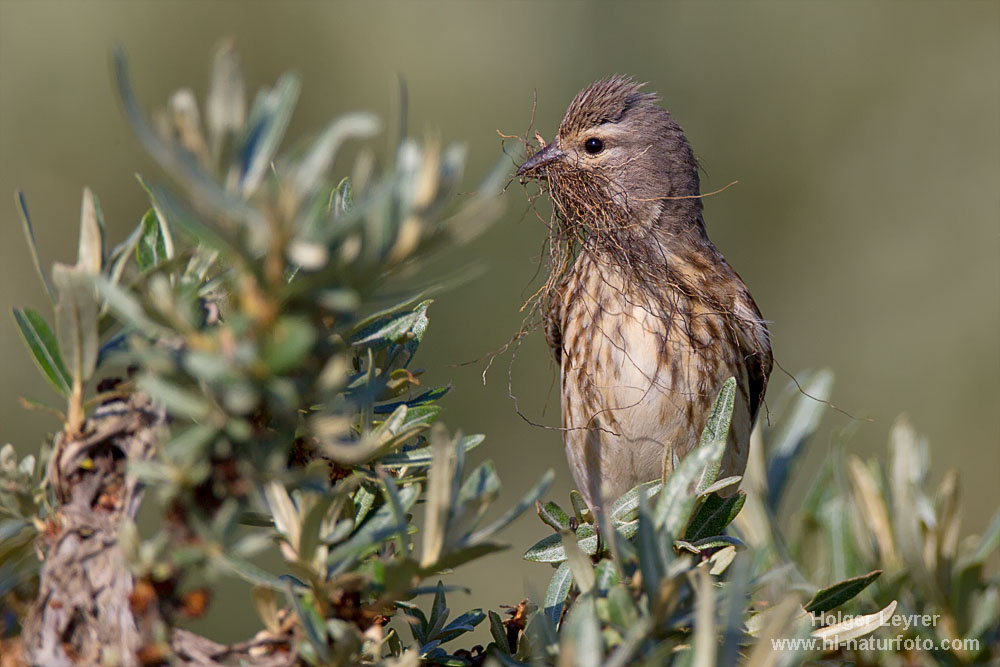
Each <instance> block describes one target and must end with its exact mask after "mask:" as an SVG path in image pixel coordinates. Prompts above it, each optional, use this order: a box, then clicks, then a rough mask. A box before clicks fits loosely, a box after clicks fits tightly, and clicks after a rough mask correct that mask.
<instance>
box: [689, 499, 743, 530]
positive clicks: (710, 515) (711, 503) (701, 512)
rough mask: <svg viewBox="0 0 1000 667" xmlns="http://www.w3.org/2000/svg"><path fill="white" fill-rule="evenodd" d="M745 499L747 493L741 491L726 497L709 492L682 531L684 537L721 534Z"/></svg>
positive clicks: (741, 507)
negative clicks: (684, 530) (685, 528)
mask: <svg viewBox="0 0 1000 667" xmlns="http://www.w3.org/2000/svg"><path fill="white" fill-rule="evenodd" d="M746 500H747V495H746V494H745V493H744V492H742V491H740V492H738V493H737V494H735V495H732V496H729V497H728V498H722V497H720V496H718V495H716V494H715V493H712V494H710V495H709V496H707V497H706V498H705V502H704V503H702V505H701V507H699V508H698V511H697V513H696V514H695V515H694V518H693V519H691V523H690V525H689V526H688V529H687V532H685V533H684V539H685V540H689V541H694V540H700V539H702V538H705V537H709V536H711V535H722V534H723V532H725V530H726V526H728V525H729V524H730V523H732V522H733V519H735V518H736V516H737V515H738V514H739V513H740V510H741V509H743V504H744V503H745V502H746Z"/></svg>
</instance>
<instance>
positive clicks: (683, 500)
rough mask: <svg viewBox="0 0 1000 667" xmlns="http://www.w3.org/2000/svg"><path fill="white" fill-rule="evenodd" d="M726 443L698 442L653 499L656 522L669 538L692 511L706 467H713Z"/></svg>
mask: <svg viewBox="0 0 1000 667" xmlns="http://www.w3.org/2000/svg"><path fill="white" fill-rule="evenodd" d="M725 447H726V441H725V440H713V441H710V442H707V443H705V444H703V445H699V446H698V447H697V448H696V449H695V450H694V451H692V452H691V453H689V454H688V455H687V456H685V457H684V458H683V459H682V460H681V462H680V464H679V465H678V466H677V469H676V470H674V472H673V473H672V474H671V475H670V478H669V479H667V483H666V484H664V485H663V489H662V490H661V491H660V496H659V498H658V499H657V501H656V512H655V525H656V526H657V528H660V527H662V528H664V530H665V532H666V534H667V535H668V536H669V537H670V538H671V539H676V538H678V537H680V536H681V534H682V532H683V530H684V527H685V526H686V525H687V523H688V520H689V519H690V518H691V513H692V512H693V511H694V505H695V503H696V502H697V499H698V497H697V495H696V492H697V488H698V485H699V484H701V483H702V480H704V479H705V474H706V473H705V471H706V470H711V469H713V468H716V466H717V465H718V462H719V461H720V460H721V459H722V452H723V450H724V449H725ZM713 481H714V480H713ZM640 532H641V531H640Z"/></svg>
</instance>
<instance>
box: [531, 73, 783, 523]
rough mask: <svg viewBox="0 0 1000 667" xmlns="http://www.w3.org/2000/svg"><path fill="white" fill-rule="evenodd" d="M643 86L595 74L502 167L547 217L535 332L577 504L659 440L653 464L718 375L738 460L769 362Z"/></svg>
mask: <svg viewBox="0 0 1000 667" xmlns="http://www.w3.org/2000/svg"><path fill="white" fill-rule="evenodd" d="M656 102H657V97H656V96H655V95H651V94H648V93H643V92H641V90H640V85H638V84H635V83H633V82H632V81H631V79H628V78H625V77H612V78H610V79H605V80H603V81H599V82H597V83H595V84H593V85H591V86H589V87H588V88H586V89H584V90H583V91H581V92H580V93H579V94H578V95H577V96H576V98H575V99H574V100H573V102H572V103H571V104H570V106H569V109H568V110H567V112H566V115H565V117H564V118H563V121H562V123H561V124H560V127H559V132H558V134H557V136H556V138H555V139H554V140H553V141H552V142H550V143H549V144H548V145H546V146H545V147H544V148H542V149H541V150H540V151H538V152H537V153H535V154H534V155H532V156H531V157H530V158H529V159H528V160H527V161H526V162H525V163H524V165H522V167H521V168H520V169H519V170H518V174H519V175H521V176H522V177H527V178H536V179H539V180H541V181H544V182H546V183H547V185H548V189H549V193H550V195H551V196H552V199H553V203H554V207H555V211H556V217H557V220H558V224H557V225H554V226H553V230H552V238H551V242H552V246H553V248H554V251H553V252H554V254H553V261H552V275H551V276H550V280H549V283H548V286H549V288H550V289H549V291H548V293H547V294H546V295H545V321H546V337H547V339H548V341H549V345H550V347H551V349H552V353H553V355H554V357H555V358H556V360H557V362H559V363H560V367H561V386H562V420H563V427H564V429H565V431H564V433H563V440H564V444H565V448H566V455H567V459H568V461H569V466H570V470H571V472H572V474H573V478H574V480H575V481H576V484H577V486H578V488H579V489H580V491H581V493H583V494H584V497H585V498H586V499H587V501H588V502H589V503H590V504H591V505H592V506H594V505H602V504H603V505H605V506H606V504H607V503H610V502H611V501H612V500H614V499H615V498H617V497H618V496H619V495H621V494H622V493H624V492H625V491H627V490H628V489H630V488H631V487H633V486H635V485H636V484H639V483H641V482H644V481H648V480H651V479H656V478H658V477H659V476H660V474H661V471H662V469H663V465H664V463H663V462H664V453H665V452H667V453H668V456H667V465H668V468H669V467H670V466H671V465H672V464H673V462H674V461H675V460H679V459H680V458H682V457H683V456H684V455H685V454H687V453H688V452H689V451H690V450H691V449H692V448H693V447H694V445H695V444H696V443H697V442H698V437H699V434H700V433H701V430H702V428H703V427H704V425H705V421H706V420H707V417H708V413H709V411H710V409H711V406H712V402H713V401H714V399H715V396H716V395H717V393H718V391H719V390H720V389H721V387H722V384H723V383H724V382H725V381H726V379H728V378H729V377H731V376H732V377H735V378H736V380H737V388H738V392H737V401H736V407H735V410H734V414H733V422H732V428H731V432H730V436H729V446H728V448H727V450H726V454H725V456H724V459H723V469H722V471H721V473H720V474H722V475H724V476H725V475H738V474H742V472H743V469H744V468H745V466H746V460H747V454H748V450H749V441H750V430H751V428H752V426H753V422H754V420H755V419H756V416H757V412H758V410H759V407H760V403H761V401H762V400H763V396H764V390H765V388H766V385H767V378H768V375H769V374H770V371H771V363H772V359H771V349H770V343H769V340H768V332H767V328H766V326H765V324H764V321H763V319H762V318H761V315H760V312H759V311H758V309H757V306H756V304H755V303H754V301H753V298H752V297H751V296H750V293H749V291H748V290H747V288H746V286H745V285H744V284H743V281H742V280H741V279H740V277H739V276H738V275H737V274H736V272H735V271H733V270H732V268H730V266H729V265H728V264H727V263H726V261H725V259H724V258H723V257H722V255H721V253H719V251H718V250H716V248H715V246H714V245H712V242H711V241H709V239H708V236H707V235H706V233H705V226H704V221H703V219H702V204H701V199H700V198H698V195H699V181H698V167H697V163H696V161H695V159H694V155H693V153H692V151H691V148H690V146H689V144H688V142H687V139H686V138H685V137H684V134H683V132H682V131H681V128H680V126H679V125H678V124H677V123H676V122H675V121H674V120H673V119H672V118H671V116H670V114H669V113H668V112H667V111H666V110H664V109H662V108H660V107H658V106H656ZM598 147H599V148H600V150H597V151H594V150H592V149H595V148H598Z"/></svg>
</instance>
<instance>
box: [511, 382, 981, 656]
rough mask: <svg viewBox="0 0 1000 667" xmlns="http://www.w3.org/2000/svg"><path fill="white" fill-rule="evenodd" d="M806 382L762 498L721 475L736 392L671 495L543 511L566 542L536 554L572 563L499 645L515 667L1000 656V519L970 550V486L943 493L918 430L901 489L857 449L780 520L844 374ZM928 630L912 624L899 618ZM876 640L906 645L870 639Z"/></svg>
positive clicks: (947, 483)
mask: <svg viewBox="0 0 1000 667" xmlns="http://www.w3.org/2000/svg"><path fill="white" fill-rule="evenodd" d="M801 385H802V391H801V392H798V391H794V390H789V391H786V393H785V395H784V396H782V397H781V398H779V399H778V401H776V406H777V410H776V411H777V413H778V418H777V420H776V421H774V422H773V425H768V426H764V427H762V428H761V429H760V430H759V431H758V433H757V434H755V441H756V442H754V444H753V449H752V451H753V452H754V460H752V461H751V463H750V465H749V467H748V469H747V474H746V479H745V480H744V483H743V488H744V489H745V491H743V490H741V491H738V492H736V493H731V495H728V496H726V497H723V496H720V495H719V494H718V493H717V492H718V491H723V490H727V491H730V492H731V490H732V489H733V488H735V486H734V485H735V484H736V483H737V482H739V481H740V480H739V478H733V479H724V480H718V481H716V480H715V479H714V476H713V474H712V471H717V470H718V462H719V460H720V457H721V452H722V447H723V445H724V442H725V441H724V438H725V434H726V433H727V431H728V426H729V424H728V421H729V415H730V414H731V411H732V396H733V393H734V388H735V385H734V384H733V381H732V380H730V382H729V383H728V384H727V385H726V387H725V388H724V389H723V391H722V392H721V393H720V395H719V398H718V399H717V401H716V404H715V408H714V410H713V413H712V416H711V418H710V419H709V423H708V426H707V427H706V429H705V432H704V434H703V436H702V439H701V444H700V445H699V447H698V448H697V449H696V450H695V451H694V452H692V453H691V454H690V455H688V457H687V458H685V459H684V460H683V461H682V462H681V465H680V466H679V467H678V468H677V470H676V471H675V472H674V473H673V474H672V475H671V476H670V477H669V478H668V479H667V480H666V482H665V483H661V482H659V481H657V482H650V483H647V484H643V485H640V486H639V487H636V488H635V489H633V490H631V491H630V492H629V493H627V494H625V495H624V496H622V497H621V498H620V499H619V500H618V501H617V502H615V503H614V504H613V505H612V507H611V508H610V510H609V511H608V512H607V514H606V515H605V516H603V517H594V516H592V515H591V514H589V513H588V511H587V510H586V509H585V506H583V505H582V501H581V500H579V498H578V496H576V495H575V494H574V495H573V496H572V497H571V501H572V504H573V508H574V509H573V515H572V516H571V515H570V514H569V513H567V512H566V511H565V510H563V509H562V508H561V507H559V506H558V505H557V504H555V503H552V502H549V503H546V504H545V505H541V504H540V505H539V506H538V515H539V518H541V520H542V521H543V522H544V523H546V524H547V525H549V526H550V527H552V528H553V529H554V530H555V531H557V532H556V533H554V534H553V535H550V536H549V537H546V538H543V539H542V540H540V541H539V542H538V543H537V544H535V546H533V547H532V548H530V549H529V550H528V551H527V552H526V553H525V558H526V559H527V560H530V561H540V562H547V563H551V564H553V565H557V567H556V570H555V572H554V574H553V575H552V579H551V581H550V584H549V587H548V590H547V592H546V596H545V600H544V604H543V606H542V607H541V608H540V609H539V610H538V612H537V613H536V614H534V615H533V616H532V617H531V618H530V620H529V621H528V623H527V628H526V630H525V632H524V633H523V636H522V639H521V641H520V642H519V643H517V644H516V645H514V646H511V644H510V643H509V642H507V641H506V639H505V638H502V637H498V636H497V635H496V634H494V637H495V639H496V641H495V642H494V644H493V645H492V646H491V650H493V651H494V652H495V654H497V655H502V658H501V660H502V664H511V665H513V664H560V665H563V664H573V665H605V666H607V665H665V664H678V665H715V664H720V665H729V664H736V663H737V662H742V663H745V664H748V665H761V664H774V662H775V660H776V659H777V661H778V662H779V663H780V664H800V663H802V662H804V661H808V660H810V659H821V658H822V659H823V660H825V661H826V662H824V664H893V663H894V662H897V663H900V664H926V665H938V664H954V665H960V664H976V663H983V662H986V661H987V660H989V659H996V657H997V655H998V652H1000V624H998V618H1000V605H998V590H1000V581H998V579H997V577H996V575H994V576H993V577H987V576H985V575H984V564H985V561H986V558H987V557H988V556H989V554H990V553H992V551H993V550H995V548H996V546H997V544H998V542H1000V513H998V514H997V515H996V516H995V517H994V519H993V521H992V522H991V524H990V526H989V527H988V528H987V530H986V533H985V534H984V535H983V536H981V537H977V536H971V537H970V538H968V539H967V540H966V541H964V542H963V543H962V544H959V541H958V535H959V526H958V521H959V517H960V512H959V507H958V484H957V477H956V475H955V474H954V472H951V473H948V474H947V475H946V476H945V478H944V481H943V482H942V483H941V486H940V488H939V490H938V492H937V493H936V494H935V496H934V497H933V498H932V497H931V496H929V495H928V493H927V492H926V491H925V485H926V477H927V472H928V468H929V459H928V456H927V447H926V444H925V443H920V442H919V441H918V440H917V438H916V435H915V434H914V432H913V430H912V427H910V426H909V424H908V422H906V421H905V420H901V421H900V422H898V423H897V424H896V426H895V427H894V428H893V432H892V434H891V441H890V462H889V471H890V472H889V474H888V475H886V474H884V473H883V472H882V470H881V468H880V465H879V463H878V462H877V461H876V460H872V461H869V462H868V463H863V462H862V461H861V460H860V459H858V458H857V457H855V456H846V455H845V453H844V449H843V445H842V443H841V444H839V445H838V446H836V447H835V448H834V451H833V454H832V455H831V456H830V457H829V458H828V459H827V460H826V462H825V463H824V466H823V469H822V470H820V472H819V474H818V475H817V476H816V477H815V479H814V482H813V487H812V489H811V490H810V492H809V493H808V494H807V497H806V501H805V502H804V503H803V504H802V506H801V508H800V509H799V510H798V511H797V512H796V513H795V514H794V516H793V517H791V519H790V520H789V521H787V522H779V521H778V519H777V517H778V516H779V509H780V508H779V503H780V501H781V498H782V497H783V495H784V493H785V490H786V488H787V484H788V481H789V480H790V479H791V474H790V473H791V472H792V471H793V470H794V468H795V466H796V464H797V462H798V461H799V460H800V458H801V456H802V454H803V452H805V451H806V449H807V447H808V443H809V442H810V440H811V439H812V438H813V436H814V434H815V432H816V430H817V427H818V425H819V420H820V416H821V413H822V411H823V410H824V409H825V401H826V399H827V398H828V396H829V393H830V389H831V386H832V376H831V374H830V373H829V372H827V371H820V372H817V373H812V374H809V375H807V376H806V377H805V378H804V381H803V382H801ZM796 388H797V386H796ZM761 435H763V437H760V436H761ZM914 508H915V509H914ZM890 517H891V518H890ZM595 519H596V521H595ZM595 523H596V525H595ZM783 526H784V527H783ZM611 527H613V528H614V529H613V530H612V529H611ZM727 527H728V528H729V531H728V532H729V534H727V530H726V529H727ZM830 581H837V582H838V583H833V584H829V583H827V582H830ZM845 604H846V605H847V606H846V607H844V605H845ZM845 609H846V611H847V614H848V615H847V617H846V618H845V616H844V612H845ZM834 610H836V612H837V613H832V612H833V611H834ZM916 617H921V619H922V620H921V621H918V622H911V623H909V625H908V626H907V627H905V628H904V627H902V626H901V625H900V624H899V623H900V622H901V621H899V620H897V619H900V618H908V619H914V618H916ZM883 626H886V627H884V628H883ZM879 628H882V629H879ZM873 632H875V633H876V634H877V635H878V636H880V637H884V638H890V639H892V640H893V641H895V640H896V637H897V636H898V637H899V640H898V643H892V642H887V641H883V643H882V645H881V646H880V645H879V644H877V643H874V642H870V643H868V644H866V643H864V642H859V641H857V640H859V639H864V638H865V637H866V636H868V635H871V633H873ZM786 640H792V641H795V640H801V643H799V644H798V645H797V646H795V645H793V644H791V643H785V644H782V643H781V642H785V641H786ZM851 640H855V641H853V642H852V641H851ZM806 642H809V643H806ZM907 642H909V643H907ZM932 645H933V647H934V648H933V649H932V648H929V647H930V646H932ZM907 646H911V647H916V649H917V650H913V649H907V648H906V647H907ZM943 646H948V647H950V648H942V647H943ZM904 656H905V657H904Z"/></svg>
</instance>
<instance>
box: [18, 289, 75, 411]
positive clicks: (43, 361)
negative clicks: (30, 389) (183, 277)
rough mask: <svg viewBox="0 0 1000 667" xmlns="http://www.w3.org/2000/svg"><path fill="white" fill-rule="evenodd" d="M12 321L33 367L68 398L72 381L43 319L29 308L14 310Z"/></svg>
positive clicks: (54, 338)
mask: <svg viewBox="0 0 1000 667" xmlns="http://www.w3.org/2000/svg"><path fill="white" fill-rule="evenodd" d="M13 312H14V321H15V322H16V323H17V328H18V331H20V332H21V337H22V338H23V339H24V343H25V345H27V346H28V350H29V351H30V352H31V357H32V359H34V361H35V365H37V366H38V369H39V370H40V371H42V375H44V376H45V379H47V380H48V381H49V382H50V383H51V384H52V386H53V387H55V388H56V391H58V392H59V393H60V394H62V395H63V396H68V395H69V392H70V385H71V383H72V379H71V378H70V374H69V371H67V370H66V366H65V365H64V364H63V360H62V355H60V354H59V343H57V342H56V337H55V336H54V335H53V333H52V330H51V329H50V328H49V325H48V324H47V323H46V322H45V318H43V317H42V316H41V315H39V314H38V313H37V312H35V311H34V310H32V309H31V308H24V309H21V308H14V309H13Z"/></svg>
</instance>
